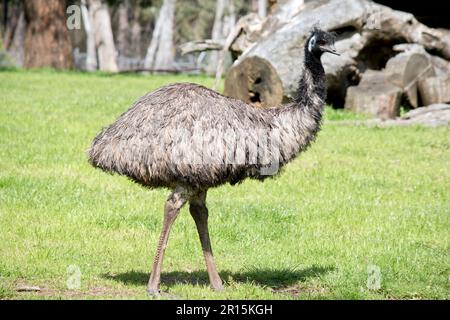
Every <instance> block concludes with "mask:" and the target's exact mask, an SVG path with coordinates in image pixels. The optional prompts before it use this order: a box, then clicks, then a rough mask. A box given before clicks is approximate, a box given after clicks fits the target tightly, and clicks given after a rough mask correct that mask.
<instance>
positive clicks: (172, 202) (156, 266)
mask: <svg viewBox="0 0 450 320" xmlns="http://www.w3.org/2000/svg"><path fill="white" fill-rule="evenodd" d="M187 200H188V194H187V190H186V189H184V188H181V187H178V188H176V189H175V190H174V191H173V192H172V194H171V195H170V196H169V198H168V199H167V201H166V204H165V207H164V222H163V228H162V231H161V236H160V238H159V243H158V248H157V250H156V255H155V260H154V262H153V269H152V273H151V275H150V279H149V281H148V288H147V291H148V293H149V294H150V295H157V294H159V282H160V278H161V266H162V263H163V258H164V251H165V249H166V246H167V241H168V239H169V233H170V228H171V227H172V224H173V222H174V221H175V219H176V217H177V216H178V213H179V212H180V209H181V208H182V207H183V206H184V204H185V203H186V201H187Z"/></svg>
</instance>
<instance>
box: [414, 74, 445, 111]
mask: <svg viewBox="0 0 450 320" xmlns="http://www.w3.org/2000/svg"><path fill="white" fill-rule="evenodd" d="M419 91H420V96H421V98H422V101H423V103H424V104H425V105H429V104H434V103H446V102H450V75H447V76H437V77H430V78H426V79H423V80H420V81H419Z"/></svg>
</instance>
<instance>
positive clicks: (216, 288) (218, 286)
mask: <svg viewBox="0 0 450 320" xmlns="http://www.w3.org/2000/svg"><path fill="white" fill-rule="evenodd" d="M211 289H213V290H214V291H216V292H223V291H224V290H225V289H224V287H223V285H222V284H216V285H214V284H212V285H211Z"/></svg>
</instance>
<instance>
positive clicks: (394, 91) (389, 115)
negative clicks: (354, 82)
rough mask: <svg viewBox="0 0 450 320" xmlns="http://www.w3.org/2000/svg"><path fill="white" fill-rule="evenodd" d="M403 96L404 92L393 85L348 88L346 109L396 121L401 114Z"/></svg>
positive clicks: (364, 85)
mask: <svg viewBox="0 0 450 320" xmlns="http://www.w3.org/2000/svg"><path fill="white" fill-rule="evenodd" d="M401 96H402V90H401V89H400V88H399V87H396V86H394V85H392V84H376V85H371V84H360V85H358V86H353V87H349V88H348V90H347V97H346V100H345V108H346V109H348V110H351V111H354V112H359V113H365V114H371V115H373V116H375V117H377V118H380V119H382V120H387V119H395V118H396V117H397V116H398V115H399V112H400V100H401Z"/></svg>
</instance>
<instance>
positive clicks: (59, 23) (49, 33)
mask: <svg viewBox="0 0 450 320" xmlns="http://www.w3.org/2000/svg"><path fill="white" fill-rule="evenodd" d="M24 8H25V20H26V22H27V27H26V35H25V62H24V65H25V67H26V68H39V67H53V68H55V69H70V68H72V67H73V66H74V62H73V54H72V44H71V42H70V37H69V32H68V30H67V26H66V16H65V12H66V7H65V1H64V0H33V1H24Z"/></svg>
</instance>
